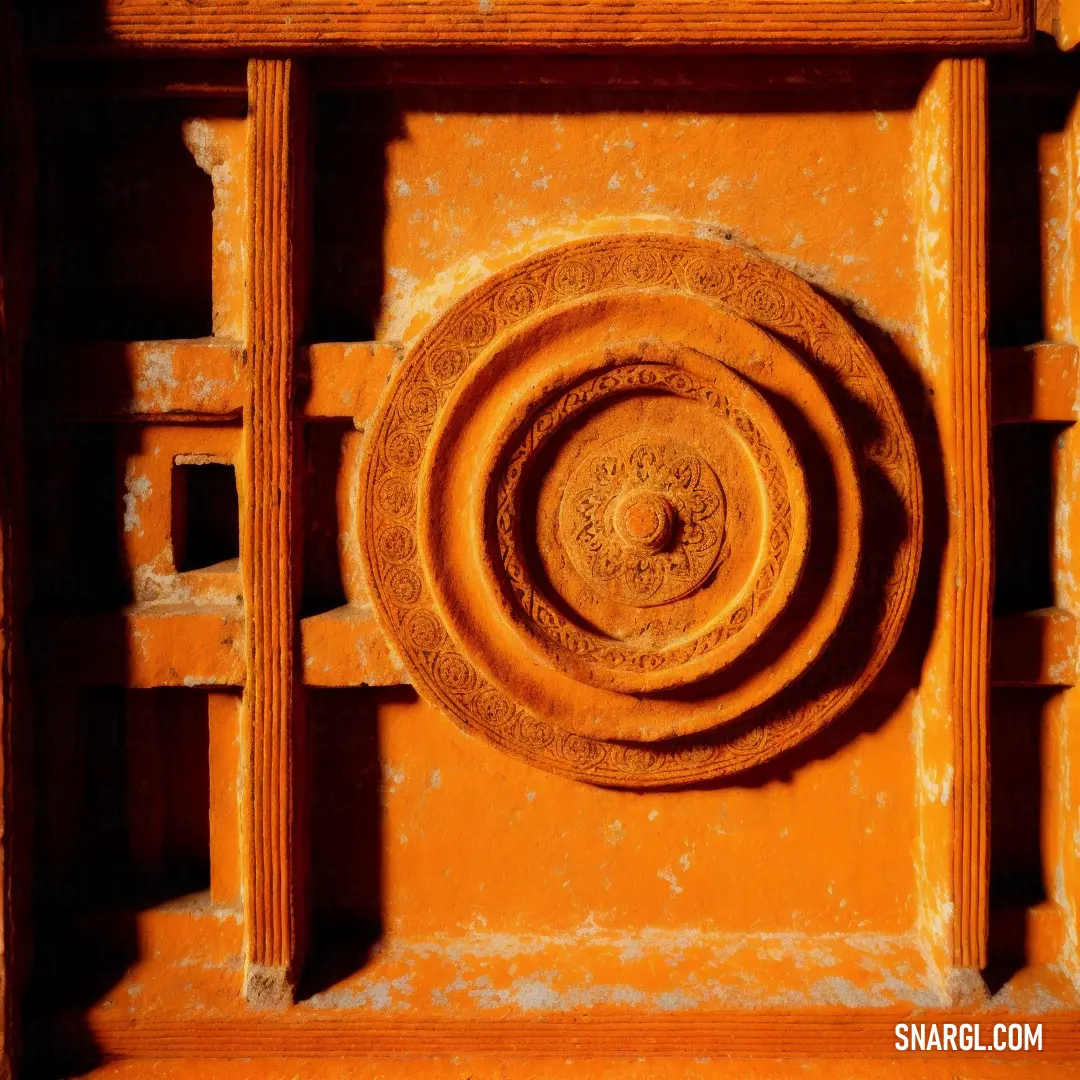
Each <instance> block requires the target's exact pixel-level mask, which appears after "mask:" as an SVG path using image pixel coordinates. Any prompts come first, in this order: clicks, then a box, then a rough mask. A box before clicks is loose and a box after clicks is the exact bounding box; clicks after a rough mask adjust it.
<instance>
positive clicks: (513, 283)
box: [360, 236, 921, 787]
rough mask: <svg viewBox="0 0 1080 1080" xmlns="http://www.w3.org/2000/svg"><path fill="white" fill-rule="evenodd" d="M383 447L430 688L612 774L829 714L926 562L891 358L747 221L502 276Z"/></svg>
mask: <svg viewBox="0 0 1080 1080" xmlns="http://www.w3.org/2000/svg"><path fill="white" fill-rule="evenodd" d="M362 471H363V476H362V480H361V482H362V484H363V498H362V499H361V503H362V505H363V506H364V508H365V509H364V512H363V513H364V516H363V520H362V521H361V523H360V528H361V531H362V534H363V550H364V552H365V558H366V562H367V569H368V572H369V579H370V583H371V589H372V595H373V599H374V601H375V606H376V609H377V611H378V613H379V616H380V618H381V620H382V621H383V624H384V626H385V628H386V630H387V632H388V633H389V634H390V635H391V637H392V638H393V639H394V640H395V641H396V642H397V644H398V646H399V647H400V649H401V651H402V655H403V657H404V659H405V662H406V663H407V664H408V666H409V668H410V670H411V671H412V673H413V676H414V678H415V681H416V685H417V687H418V688H419V689H420V690H421V692H423V693H425V694H426V695H428V696H429V697H430V698H431V699H432V700H433V701H434V702H435V703H437V704H438V705H439V706H440V707H441V708H442V709H443V710H444V711H445V712H446V713H447V714H448V715H449V716H451V717H452V718H453V719H454V720H456V721H457V722H458V723H460V724H462V725H463V726H464V727H465V728H466V729H467V730H469V731H472V732H473V733H474V734H477V735H479V736H481V737H483V738H486V739H487V740H489V741H490V742H492V743H494V744H495V745H497V746H499V747H501V748H502V749H504V750H507V751H509V752H511V753H514V754H517V755H518V756H521V757H523V758H525V759H527V760H529V761H531V762H533V763H535V764H537V765H539V766H541V767H543V768H546V769H550V770H553V771H556V772H560V773H563V774H566V775H569V776H572V777H575V778H577V779H581V780H587V781H589V782H592V783H598V784H607V785H615V786H629V787H641V786H672V785H680V784H686V783H691V782H696V781H701V780H705V779H708V778H712V777H717V776H723V775H727V774H730V773H732V772H736V771H738V770H741V769H745V768H748V767H750V766H752V765H755V764H758V763H760V762H762V761H764V760H766V759H768V758H770V757H772V756H773V755H775V754H777V753H779V752H781V751H782V750H784V749H786V748H788V747H790V746H792V745H794V744H796V743H797V742H799V741H801V740H803V739H805V738H806V737H807V736H808V735H810V734H811V733H813V732H814V731H815V730H817V729H818V728H820V727H821V726H822V725H823V724H825V723H827V722H828V721H829V720H830V719H831V718H833V717H834V716H836V715H837V714H838V713H839V712H841V711H842V710H843V709H845V708H846V707H847V706H848V705H849V704H850V703H851V702H852V701H853V700H854V699H855V698H856V697H857V696H858V695H859V694H860V693H861V692H862V690H863V689H864V688H865V687H866V686H867V685H868V683H869V682H870V680H871V679H872V678H873V677H874V675H875V674H876V673H877V672H878V670H880V668H881V666H882V664H883V663H884V661H885V659H886V657H887V656H888V654H889V652H890V651H891V649H892V647H893V645H894V644H895V642H896V639H897V636H898V635H899V632H900V628H901V626H902V624H903V620H904V618H905V616H906V613H907V609H908V606H909V604H910V600H911V595H912V591H913V589H914V584H915V577H916V572H917V568H918V560H919V552H920V546H921V493H920V487H919V476H918V466H917V462H916V457H915V450H914V446H913V443H912V439H911V436H910V434H909V432H908V429H907V426H906V424H905V422H904V419H903V416H902V414H901V411H900V408H899V406H898V404H897V401H896V399H895V396H894V395H893V393H892V391H891V389H890V387H889V385H888V382H887V380H886V379H885V376H884V375H883V373H882V371H881V369H880V368H879V366H878V364H877V362H876V361H875V360H874V358H873V356H872V355H871V353H870V351H869V350H868V349H867V347H866V345H865V344H864V343H863V342H862V341H861V339H860V338H859V337H858V336H857V335H856V334H855V333H854V331H853V330H852V329H851V327H850V326H849V325H848V324H847V323H846V322H845V320H844V319H843V318H842V317H841V316H840V315H839V314H838V313H837V312H836V311H835V310H834V309H833V308H832V306H831V305H830V304H829V303H828V302H827V301H825V300H824V299H823V298H821V297H820V296H818V295H817V294H816V293H815V292H814V291H813V290H812V289H811V288H810V287H809V286H808V285H806V284H805V283H804V282H802V281H801V280H800V279H799V278H797V277H796V276H795V275H793V274H791V273H790V272H788V271H785V270H783V269H781V268H779V267H777V266H776V265H774V264H772V263H770V262H768V261H767V260H765V259H763V258H761V257H760V256H757V255H755V254H752V253H750V252H748V251H745V250H743V249H740V248H737V247H733V246H727V245H718V244H710V243H705V242H701V241H695V240H689V239H683V238H675V237H667V236H610V237H605V238H602V239H597V240H589V241H585V242H582V243H577V244H571V245H567V246H565V247H561V248H556V249H553V250H551V251H548V252H545V253H543V254H541V255H538V256H535V257H533V258H531V259H529V260H527V261H525V262H524V263H521V264H519V265H518V266H516V267H513V268H511V269H510V270H507V271H504V272H502V273H500V274H497V275H494V276H493V277H492V278H490V279H489V280H487V281H486V282H484V283H483V284H482V285H480V286H479V287H478V288H476V289H475V290H473V291H472V292H471V293H469V294H467V295H466V296H465V297H463V298H462V299H461V300H459V301H458V302H457V303H456V304H455V305H454V306H453V307H452V308H451V309H450V310H449V311H448V312H447V313H446V314H445V315H444V316H443V317H442V318H441V319H440V320H439V321H438V322H437V323H436V324H434V325H433V326H432V327H431V328H430V329H429V330H428V331H427V333H426V334H425V335H424V336H423V337H422V338H421V339H420V340H419V341H418V342H417V344H416V345H415V347H414V348H413V349H412V351H411V352H410V354H409V356H408V357H407V358H406V361H405V363H404V364H403V366H402V367H401V368H400V369H399V371H398V372H397V374H396V376H395V378H394V380H393V382H392V383H391V385H390V387H389V389H388V392H387V395H386V397H385V399H384V402H383V405H382V407H381V410H380V412H379V415H378V417H377V420H376V423H375V425H374V427H373V429H372V431H371V433H370V437H369V440H368V443H367V447H366V452H365V459H364V465H363V470H362ZM864 524H865V529H866V533H867V535H866V536H865V537H864ZM864 549H865V550H866V551H867V552H871V551H872V552H873V557H868V556H864Z"/></svg>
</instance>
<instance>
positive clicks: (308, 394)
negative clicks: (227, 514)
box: [31, 338, 401, 427]
mask: <svg viewBox="0 0 1080 1080" xmlns="http://www.w3.org/2000/svg"><path fill="white" fill-rule="evenodd" d="M36 351H37V353H38V355H39V356H40V357H42V360H43V361H44V363H43V364H42V365H40V367H41V369H42V370H47V371H48V383H47V385H41V386H37V387H33V386H32V387H31V395H32V399H33V400H34V401H35V404H36V405H37V406H38V407H39V408H43V409H49V410H52V411H55V413H56V414H57V415H58V416H59V417H60V418H62V419H67V420H77V421H88V422H92V421H95V420H97V421H104V420H123V419H140V418H141V419H151V420H152V419H165V420H169V419H176V420H183V419H186V418H193V419H199V418H203V419H207V418H214V419H230V418H235V417H239V416H240V413H241V411H242V409H243V407H244V396H245V393H246V389H247V367H246V365H245V362H244V347H243V345H242V344H241V343H240V342H238V341H235V340H231V339H228V338H178V339H175V340H162V341H102V342H73V343H52V344H49V345H48V346H42V345H38V346H36ZM400 352H401V350H400V347H399V346H398V345H396V344H393V343H390V342H380V341H361V342H326V343H320V344H315V345H310V346H307V347H306V348H305V349H303V351H302V355H301V357H300V360H299V363H298V364H297V370H298V376H297V388H296V402H297V411H298V412H299V413H300V415H302V416H305V417H308V418H310V419H332V418H340V419H348V420H352V421H353V422H354V423H355V424H356V425H357V427H363V425H364V423H365V422H366V420H367V419H368V417H370V416H371V415H372V413H374V411H375V406H376V405H377V404H378V401H379V396H380V394H381V393H382V390H383V387H384V386H385V385H386V380H387V378H388V377H389V374H390V372H391V371H392V370H393V367H394V365H395V364H396V363H397V361H398V357H399V356H400Z"/></svg>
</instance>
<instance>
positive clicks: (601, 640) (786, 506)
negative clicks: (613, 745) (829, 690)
mask: <svg viewBox="0 0 1080 1080" xmlns="http://www.w3.org/2000/svg"><path fill="white" fill-rule="evenodd" d="M597 317H598V319H603V318H604V317H605V316H603V315H599V314H598V315H597ZM601 325H602V323H601ZM521 347H522V349H524V350H531V344H530V343H529V342H528V338H527V337H526V339H525V341H523V342H522V344H521ZM501 363H506V364H507V365H508V366H510V365H512V366H513V369H514V375H513V376H511V375H509V374H508V375H507V376H506V379H504V380H501V382H500V385H501V386H502V388H503V389H504V390H506V389H508V388H509V386H510V385H512V384H513V385H514V389H513V397H514V399H515V400H516V401H517V402H518V405H517V408H516V410H514V411H512V412H511V414H510V415H509V416H507V417H506V419H505V420H504V422H503V423H502V424H501V425H500V424H497V423H496V424H494V425H492V426H489V425H488V424H487V421H486V419H485V420H481V419H480V415H482V410H481V413H478V414H477V415H476V416H474V417H473V418H472V419H471V420H468V421H465V423H466V426H467V428H468V429H469V430H470V432H471V433H472V434H470V435H469V436H467V438H468V440H469V441H472V440H473V439H479V438H480V437H481V432H482V431H487V432H489V434H488V438H489V440H490V443H489V445H490V446H491V448H492V452H494V453H497V452H499V451H502V448H503V447H508V449H507V450H506V451H505V452H504V461H503V463H502V464H491V465H489V464H487V463H485V464H483V465H482V466H481V471H482V472H484V473H487V474H488V475H490V476H491V477H492V478H493V479H494V481H495V482H496V490H495V491H494V492H493V493H492V494H490V495H489V496H488V499H487V502H486V504H484V505H482V506H478V507H477V509H476V510H475V511H474V512H475V513H476V514H477V515H478V517H480V516H485V517H486V518H487V519H488V521H489V522H492V523H493V525H494V533H495V535H496V536H497V538H498V550H497V551H492V552H491V554H490V561H489V563H488V564H487V565H488V566H490V567H491V568H492V573H491V574H489V575H488V586H489V589H490V591H491V593H492V595H494V596H496V597H497V596H498V595H499V594H500V592H501V594H502V596H503V597H504V598H505V599H508V600H509V602H510V604H511V605H512V606H513V608H515V609H516V610H514V611H512V612H511V620H512V622H513V624H514V625H515V629H516V630H517V631H518V632H519V633H522V634H523V637H522V643H523V644H525V645H526V646H527V647H529V648H538V649H539V650H540V651H541V652H542V653H543V655H544V656H545V657H546V658H547V659H548V661H549V662H551V663H553V664H554V665H555V667H556V668H557V670H558V671H559V672H560V673H564V674H566V675H568V676H570V677H572V678H574V679H577V680H578V681H580V682H583V683H588V684H590V685H591V686H595V687H602V688H606V689H610V690H615V691H619V692H622V693H650V692H657V691H662V690H670V689H674V688H676V687H681V686H686V685H688V684H690V683H694V682H697V681H700V680H701V679H703V678H705V677H707V676H709V675H713V674H715V673H717V672H718V671H720V670H721V669H723V668H724V667H726V666H728V665H730V664H731V663H733V662H734V661H735V660H736V659H738V658H739V657H740V656H741V655H742V654H744V653H745V652H747V651H748V650H750V649H752V648H753V646H754V645H755V643H756V642H757V641H758V640H759V639H760V638H761V636H762V635H763V634H764V633H765V632H766V631H767V630H768V628H769V627H770V626H771V625H772V624H773V623H774V622H775V621H776V620H777V619H778V618H779V617H780V616H781V615H782V613H783V610H784V607H785V605H786V604H787V602H788V599H789V598H790V596H791V594H792V592H793V591H794V590H795V588H796V586H797V584H798V582H799V578H800V575H801V573H802V567H803V564H804V561H805V558H806V553H807V545H808V543H809V534H810V506H809V500H808V499H807V491H806V483H805V477H804V473H803V468H802V464H801V462H800V460H799V456H798V454H797V452H796V450H795V447H794V446H793V444H792V443H791V441H790V439H789V438H788V437H787V435H786V434H785V432H784V430H783V427H782V425H781V424H780V421H779V419H778V418H777V416H776V414H775V413H774V411H773V410H772V408H771V407H770V406H769V405H768V403H767V402H766V401H765V399H764V398H763V397H762V396H761V395H760V394H759V393H758V392H757V391H756V390H754V388H753V387H752V386H751V385H750V384H749V382H747V381H746V380H744V379H743V378H741V377H740V376H739V375H738V374H737V373H736V372H735V371H734V370H732V369H731V368H729V367H728V366H727V365H726V364H724V363H721V362H720V361H719V360H717V359H716V358H714V357H710V356H706V355H704V354H703V353H701V352H700V351H698V350H691V349H686V348H676V347H671V346H667V345H663V344H659V343H650V344H647V345H636V344H630V343H621V344H613V345H608V346H607V347H606V348H605V349H603V350H602V351H601V352H600V353H599V354H595V353H589V352H586V353H585V355H583V356H581V357H578V358H576V359H571V360H565V359H564V360H560V361H558V362H557V365H556V367H555V368H554V369H552V368H551V367H547V368H546V370H545V375H544V377H543V378H542V379H541V381H540V382H539V383H538V384H533V385H531V386H530V385H529V384H528V381H527V380H528V375H527V372H528V365H527V364H515V363H513V361H512V360H511V359H510V358H509V356H506V357H503V358H502V359H501V360H500V359H499V357H498V356H493V357H492V358H491V364H492V365H493V366H494V367H498V366H500V364H501ZM482 370H484V369H483V368H480V367H478V368H477V369H476V371H477V374H478V377H479V373H480V372H481V371H482ZM556 372H557V374H556ZM517 376H520V377H521V379H522V380H524V381H525V385H517V384H516V383H512V380H513V379H514V378H516V377H517ZM506 380H511V382H507V381H506ZM462 385H463V387H465V386H469V385H471V380H468V379H467V380H466V381H464V382H463V384H462ZM491 400H492V402H493V403H494V399H491ZM504 414H505V410H504ZM446 430H447V437H448V441H446V442H444V441H443V439H442V437H441V435H437V436H436V446H437V447H438V448H439V449H438V451H437V453H438V455H439V456H440V457H441V459H442V460H444V461H446V462H447V463H449V462H451V461H453V460H455V459H456V454H455V452H454V450H452V449H451V447H452V446H453V445H462V444H461V443H460V442H459V441H458V437H457V432H458V429H457V428H456V427H451V428H448V429H446ZM673 432H679V433H680V434H678V435H676V434H673ZM683 433H684V434H683ZM446 475H447V478H448V479H449V480H450V484H451V486H450V488H447V489H445V490H447V491H448V490H452V489H453V484H454V480H453V478H454V475H455V474H454V471H453V470H452V469H448V471H447V473H446ZM721 477H722V478H723V479H721ZM444 497H445V494H444V491H439V492H435V493H434V501H435V504H436V505H438V504H441V503H442V501H443V499H444ZM478 527H481V526H478ZM485 531H488V530H485ZM449 535H451V536H452V535H453V534H452V532H451V533H450V534H449ZM444 539H445V536H444ZM440 542H441V541H440ZM499 563H501V567H500V566H499V565H498V564H499ZM506 586H509V588H507V587H506ZM473 602H474V604H482V603H483V600H482V599H481V598H480V596H477V597H476V598H475V600H474V601H473ZM826 629H827V628H826ZM803 655H804V656H805V655H812V651H808V652H805V653H804V654H803ZM795 668H796V665H794V664H792V663H788V664H786V665H782V666H774V669H773V673H772V678H773V679H774V680H775V679H776V678H777V677H781V676H783V677H786V678H789V679H790V678H792V677H793V673H794V671H795ZM761 685H763V684H759V685H758V688H757V689H756V690H753V689H752V690H751V692H750V696H749V697H746V696H744V697H743V699H742V702H743V705H744V707H745V705H746V702H748V701H752V700H753V694H754V693H757V692H760V689H761ZM624 713H627V716H628V712H627V710H624ZM574 715H575V713H574V712H570V713H569V718H570V722H571V723H573V722H575V721H574V719H573V717H574ZM586 716H587V717H588V720H587V723H588V725H589V727H590V728H591V729H593V730H595V729H596V728H597V726H598V725H599V724H601V723H603V724H604V726H605V728H607V729H608V730H611V731H612V732H615V731H619V730H623V731H633V732H634V733H635V734H636V735H638V736H639V737H645V738H653V739H659V738H663V737H665V736H668V735H670V734H672V732H673V730H674V729H673V727H672V726H670V722H667V723H660V722H658V721H657V720H654V721H653V722H651V723H649V724H647V725H642V724H641V723H640V722H636V721H633V720H630V721H629V725H630V726H626V724H627V716H624V717H623V718H622V719H615V720H613V721H612V720H602V721H601V720H598V719H597V713H596V711H595V710H594V709H591V708H590V709H588V711H587V713H586ZM686 722H687V721H686V719H685V717H684V718H683V719H682V720H681V721H677V722H676V723H677V724H680V725H682V724H685V723H686ZM716 722H717V719H716V717H715V715H714V716H713V717H711V718H710V723H716Z"/></svg>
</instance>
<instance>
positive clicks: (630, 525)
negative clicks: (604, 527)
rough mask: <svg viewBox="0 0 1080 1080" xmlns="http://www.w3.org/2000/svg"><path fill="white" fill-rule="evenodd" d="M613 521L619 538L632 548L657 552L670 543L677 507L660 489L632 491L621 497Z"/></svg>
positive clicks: (642, 551) (643, 553) (633, 549)
mask: <svg viewBox="0 0 1080 1080" xmlns="http://www.w3.org/2000/svg"><path fill="white" fill-rule="evenodd" d="M613 521H614V524H615V532H616V533H618V535H619V539H621V540H622V542H623V543H624V544H625V545H626V546H627V547H628V548H630V550H631V551H638V552H640V553H641V554H642V555H658V554H659V553H660V552H661V551H663V550H664V549H665V548H667V546H668V545H669V544H670V543H671V537H672V534H673V533H674V531H675V508H674V507H673V506H672V505H671V502H670V500H669V499H667V498H666V497H665V496H663V495H661V494H659V493H658V492H655V491H631V492H627V494H625V495H624V496H623V497H622V498H621V499H620V500H619V503H618V505H617V506H616V507H615V514H614V518H613Z"/></svg>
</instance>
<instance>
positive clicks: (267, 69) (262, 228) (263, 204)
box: [244, 60, 296, 969]
mask: <svg viewBox="0 0 1080 1080" xmlns="http://www.w3.org/2000/svg"><path fill="white" fill-rule="evenodd" d="M292 112H293V67H292V62H291V61H288V60H253V61H251V62H250V64H249V65H248V124H249V129H248V200H249V204H248V209H249V215H248V220H249V252H250V282H249V288H248V299H247V303H248V311H247V339H248V362H249V363H250V365H251V379H250V390H249V397H248V402H247V405H246V408H245V411H244V429H245V443H246V466H247V512H246V515H245V524H246V529H245V544H244V564H245V565H244V569H245V593H246V595H245V600H246V611H247V618H246V631H247V654H248V682H247V690H246V701H245V706H246V712H247V723H248V725H249V737H250V743H249V746H250V751H249V767H250V774H249V779H248V790H249V792H250V800H251V805H250V811H249V814H250V816H249V825H250V833H249V842H248V859H249V865H248V872H247V875H246V876H247V887H246V889H245V900H246V904H245V906H246V910H247V915H248V923H247V925H248V946H247V959H248V963H249V965H253V964H254V965H261V966H264V967H272V968H284V969H291V967H292V964H293V960H294V951H295V939H296V912H295V897H294V866H293V844H292V833H293V820H294V814H295V805H294V800H295V792H294V784H293V739H294V731H293V713H294V710H293V683H294V679H293V670H294V641H293V638H294V620H293V561H294V554H293V544H292V535H293V529H292V520H293V496H294V492H293V419H292V385H293V354H294V347H295V338H296V335H295V326H294V310H293V280H292V276H293V228H294V222H293V187H294V148H293V145H292V141H293V140H292V126H293V125H292Z"/></svg>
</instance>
